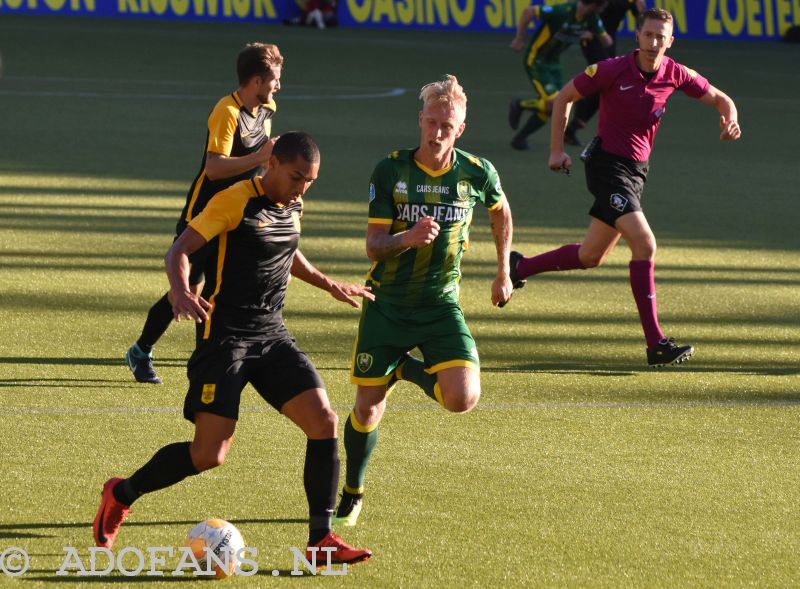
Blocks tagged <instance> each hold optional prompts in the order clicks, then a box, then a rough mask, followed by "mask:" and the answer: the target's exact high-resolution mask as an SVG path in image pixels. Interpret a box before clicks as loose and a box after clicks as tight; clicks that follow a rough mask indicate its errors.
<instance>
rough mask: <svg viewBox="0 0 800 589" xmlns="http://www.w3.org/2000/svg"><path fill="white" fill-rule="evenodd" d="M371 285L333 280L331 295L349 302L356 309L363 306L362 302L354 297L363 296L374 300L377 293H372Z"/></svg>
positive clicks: (338, 299)
mask: <svg viewBox="0 0 800 589" xmlns="http://www.w3.org/2000/svg"><path fill="white" fill-rule="evenodd" d="M371 291H372V287H371V286H363V285H361V284H345V283H343V282H333V284H331V291H330V292H331V296H332V297H333V298H334V299H336V300H337V301H342V302H343V303H347V304H348V305H350V306H351V307H355V308H356V309H358V308H360V307H361V304H360V303H359V302H358V301H357V300H356V299H355V298H353V297H361V298H362V299H367V300H368V301H374V300H375V295H374V294H372V292H371Z"/></svg>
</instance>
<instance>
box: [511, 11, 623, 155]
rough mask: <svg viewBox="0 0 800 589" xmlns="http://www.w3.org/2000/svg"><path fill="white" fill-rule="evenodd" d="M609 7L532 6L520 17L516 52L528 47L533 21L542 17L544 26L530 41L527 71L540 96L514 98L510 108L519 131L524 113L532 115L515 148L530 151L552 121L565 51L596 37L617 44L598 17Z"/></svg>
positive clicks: (515, 140) (513, 142) (514, 43)
mask: <svg viewBox="0 0 800 589" xmlns="http://www.w3.org/2000/svg"><path fill="white" fill-rule="evenodd" d="M605 4H606V2H605V0H577V2H574V1H573V2H565V3H564V4H559V5H556V6H529V7H528V8H526V9H525V10H524V11H523V12H522V14H521V15H520V19H519V22H518V23H517V35H516V36H515V37H514V40H513V41H512V42H511V48H512V49H513V50H514V51H517V52H519V51H522V49H523V47H525V36H526V31H527V30H528V25H530V24H531V21H532V20H533V19H534V18H538V19H540V20H541V24H540V25H539V28H538V29H536V32H535V33H534V34H533V37H531V40H530V41H529V42H528V48H527V50H526V51H525V59H524V65H525V72H526V73H527V74H528V76H529V77H530V80H531V84H533V88H534V90H535V91H536V96H535V97H534V98H531V99H528V100H520V99H514V100H512V101H511V105H510V106H509V111H508V123H509V125H511V128H512V129H515V130H516V129H517V128H518V127H519V123H520V119H521V117H522V113H523V111H530V113H531V114H530V117H529V118H528V121H527V122H526V123H525V124H524V125H523V126H522V128H521V129H520V130H519V131H517V134H516V135H514V138H513V139H512V140H511V147H513V148H514V149H519V150H524V149H528V136H529V135H531V134H532V133H534V132H535V131H536V130H538V129H539V128H540V127H542V126H543V125H544V124H545V123H547V121H549V120H550V112H551V111H552V109H553V100H555V97H556V95H557V94H558V91H559V90H560V89H561V86H563V84H564V83H563V80H562V75H561V63H560V62H559V59H560V57H561V54H562V53H563V52H564V50H565V49H566V48H567V47H569V46H570V45H573V44H575V43H578V42H587V43H588V42H589V41H591V40H592V39H594V38H595V37H597V38H598V39H599V41H600V43H601V44H602V45H603V46H605V47H610V46H611V45H612V44H613V42H614V40H613V39H612V38H611V36H610V35H609V34H608V33H607V32H606V30H605V28H604V27H603V23H602V21H601V20H600V17H599V16H598V13H599V12H600V11H601V10H602V9H603V8H604V7H605Z"/></svg>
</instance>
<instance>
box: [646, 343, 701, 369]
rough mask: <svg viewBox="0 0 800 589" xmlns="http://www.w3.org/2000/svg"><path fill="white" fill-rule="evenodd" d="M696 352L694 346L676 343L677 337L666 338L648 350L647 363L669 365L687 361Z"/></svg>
mask: <svg viewBox="0 0 800 589" xmlns="http://www.w3.org/2000/svg"><path fill="white" fill-rule="evenodd" d="M692 354H694V347H693V346H678V345H675V338H674V337H670V338H666V337H665V338H664V339H662V340H660V341H659V342H658V344H656V345H655V346H654V347H652V348H650V349H649V350H647V363H648V364H649V365H650V366H667V365H668V364H680V363H681V362H686V361H687V360H688V359H689V358H690V357H691V356H692Z"/></svg>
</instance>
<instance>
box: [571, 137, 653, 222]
mask: <svg viewBox="0 0 800 589" xmlns="http://www.w3.org/2000/svg"><path fill="white" fill-rule="evenodd" d="M647 170H648V166H647V162H637V161H634V160H630V159H627V158H624V157H620V156H618V155H613V154H611V153H608V152H606V151H603V150H602V149H600V148H597V149H595V150H594V152H593V153H592V157H590V158H589V159H588V160H587V161H586V186H587V187H588V188H589V192H591V193H592V194H593V195H594V205H592V208H591V209H589V214H590V215H591V216H592V217H594V218H596V219H599V220H600V221H602V222H603V223H605V224H606V225H610V226H611V227H615V228H616V222H617V219H619V218H620V217H621V216H622V215H627V214H628V213H633V212H634V211H641V210H642V205H641V202H640V201H641V198H642V190H644V183H645V182H646V181H647Z"/></svg>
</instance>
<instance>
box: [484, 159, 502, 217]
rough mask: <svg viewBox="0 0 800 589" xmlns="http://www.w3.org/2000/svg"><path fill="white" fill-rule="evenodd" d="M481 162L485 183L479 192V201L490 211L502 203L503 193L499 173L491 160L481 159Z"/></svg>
mask: <svg viewBox="0 0 800 589" xmlns="http://www.w3.org/2000/svg"><path fill="white" fill-rule="evenodd" d="M482 163H483V168H484V170H486V183H485V184H484V187H483V191H482V194H481V202H483V205H484V206H485V207H486V208H487V209H489V210H490V211H492V210H494V209H496V208H498V207H499V206H500V205H501V204H502V202H503V199H504V198H505V193H504V192H503V186H502V185H501V183H500V175H499V174H498V173H497V170H496V169H495V167H494V165H493V164H492V162H490V161H489V160H483V161H482Z"/></svg>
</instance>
